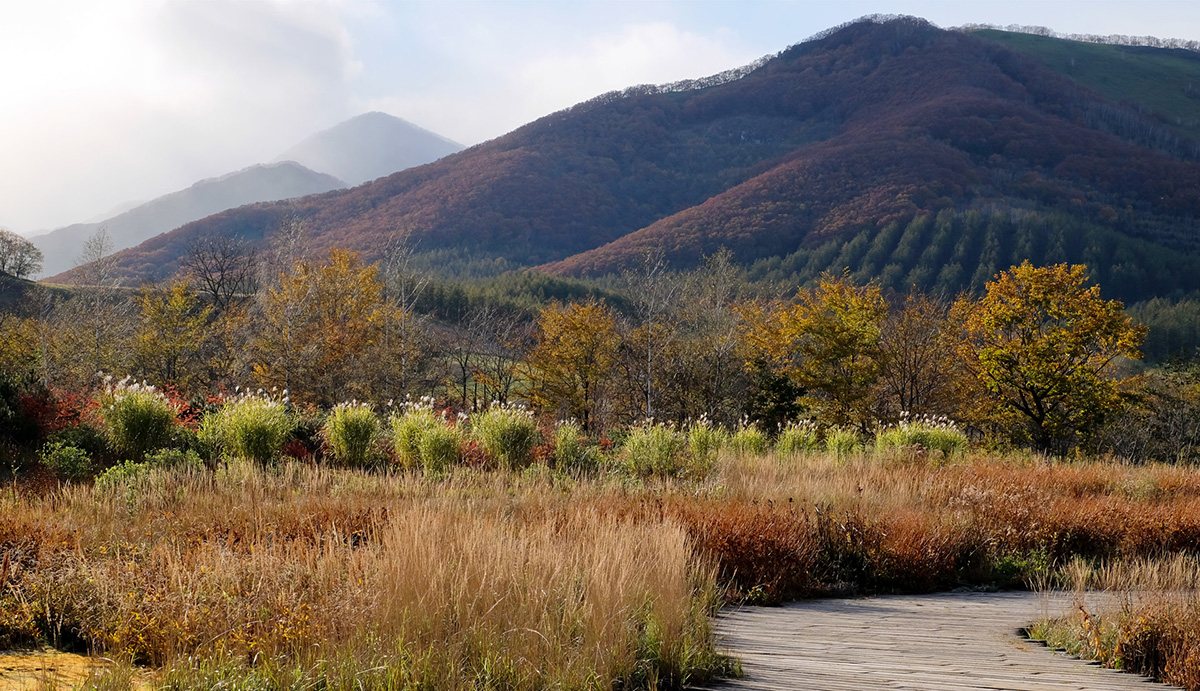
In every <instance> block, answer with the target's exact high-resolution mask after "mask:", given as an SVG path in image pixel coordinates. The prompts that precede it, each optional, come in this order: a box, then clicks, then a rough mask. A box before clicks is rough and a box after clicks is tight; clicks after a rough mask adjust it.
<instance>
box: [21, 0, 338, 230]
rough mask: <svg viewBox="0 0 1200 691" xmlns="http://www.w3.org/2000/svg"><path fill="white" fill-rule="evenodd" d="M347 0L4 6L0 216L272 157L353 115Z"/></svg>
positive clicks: (35, 214)
mask: <svg viewBox="0 0 1200 691" xmlns="http://www.w3.org/2000/svg"><path fill="white" fill-rule="evenodd" d="M354 9H355V6H354V5H351V4H348V3H346V2H340V1H338V0H327V1H308V2H302V3H297V2H281V1H271V0H260V1H257V2H247V1H238V0H205V1H203V2H199V1H197V2H190V1H187V0H154V1H151V2H146V1H142V2H137V1H135V0H116V1H111V0H106V2H103V3H97V2H94V1H93V0H76V1H67V0H48V1H45V2H43V1H39V2H38V3H6V4H3V5H2V6H0V65H4V67H2V68H0V75H2V76H3V80H4V83H5V89H4V90H3V91H2V92H0V224H9V225H12V226H15V227H17V228H18V229H21V230H25V231H29V230H33V229H38V228H49V227H54V226H58V225H62V224H66V223H70V222H75V221H79V220H82V219H83V218H86V217H89V216H92V215H94V214H96V213H99V212H102V211H105V210H107V209H109V208H111V207H113V206H115V205H116V204H119V203H121V202H123V201H125V200H128V199H130V198H150V197H153V196H157V195H159V194H163V193H165V192H169V191H172V190H175V189H179V188H180V187H184V186H187V185H189V184H191V183H192V182H195V181H196V180H198V179H200V178H202V177H207V176H211V175H217V174H221V173H225V172H228V171H230V170H234V169H237V168H241V167H244V166H246V165H251V164H253V163H258V162H261V161H264V160H270V159H271V158H273V157H274V156H276V155H277V154H278V153H280V152H281V151H283V150H285V149H286V148H287V147H289V146H291V145H292V144H294V143H295V142H296V141H298V140H299V139H301V138H303V137H305V136H307V135H309V134H311V133H312V132H314V131H316V130H318V129H321V128H324V127H328V126H330V125H332V124H334V123H336V122H338V121H340V120H342V119H344V118H346V117H349V116H351V115H354V114H355V111H353V110H352V108H354V103H353V98H352V95H351V92H352V83H353V81H354V78H355V75H356V74H357V73H358V72H359V70H360V69H361V65H360V64H359V63H358V62H357V61H356V59H355V57H354V44H353V41H352V39H351V36H350V33H349V32H348V30H347V29H346V28H345V22H344V16H343V15H344V14H346V13H347V12H351V11H354Z"/></svg>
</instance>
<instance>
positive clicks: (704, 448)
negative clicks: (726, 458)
mask: <svg viewBox="0 0 1200 691" xmlns="http://www.w3.org/2000/svg"><path fill="white" fill-rule="evenodd" d="M727 439H728V435H727V434H725V430H723V429H721V428H720V427H717V426H716V425H714V424H712V423H711V422H709V420H708V418H707V417H703V416H701V417H700V419H698V420H696V421H695V422H693V423H692V424H691V425H689V426H688V431H687V444H688V451H690V452H691V454H692V463H693V464H694V465H695V467H696V468H697V469H699V470H703V471H704V472H707V471H708V469H710V468H712V466H713V464H714V463H716V462H717V454H719V453H721V449H722V448H723V447H724V446H725V443H726V441H727Z"/></svg>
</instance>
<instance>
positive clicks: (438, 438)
mask: <svg viewBox="0 0 1200 691" xmlns="http://www.w3.org/2000/svg"><path fill="white" fill-rule="evenodd" d="M462 445H463V439H462V434H460V433H459V431H458V428H456V427H451V426H450V425H447V424H446V423H444V422H441V421H439V422H437V424H435V425H434V426H433V427H430V428H429V429H427V430H425V431H424V433H423V434H421V438H420V441H418V442H417V452H418V457H419V458H420V461H421V467H422V468H424V469H425V472H427V473H440V472H442V471H444V470H446V469H447V468H449V467H450V466H452V465H456V464H457V463H458V462H459V460H460V459H461V458H462Z"/></svg>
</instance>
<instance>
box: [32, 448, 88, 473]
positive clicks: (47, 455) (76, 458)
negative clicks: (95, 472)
mask: <svg viewBox="0 0 1200 691" xmlns="http://www.w3.org/2000/svg"><path fill="white" fill-rule="evenodd" d="M41 457H42V463H43V464H45V466H46V467H47V468H49V469H51V470H53V471H54V473H55V474H56V475H59V476H60V477H64V478H66V479H68V480H86V479H87V478H89V477H91V476H92V457H91V456H89V455H88V452H87V451H84V450H83V449H81V448H78V447H76V446H71V445H69V444H66V443H64V442H61V441H51V442H46V444H45V445H44V446H42V453H41Z"/></svg>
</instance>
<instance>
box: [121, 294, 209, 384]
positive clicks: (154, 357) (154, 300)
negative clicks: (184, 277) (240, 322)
mask: <svg viewBox="0 0 1200 691" xmlns="http://www.w3.org/2000/svg"><path fill="white" fill-rule="evenodd" d="M137 306H138V309H139V312H140V318H139V321H138V332H137V338H136V340H135V350H136V352H137V363H138V365H140V369H141V370H142V374H143V376H145V377H146V378H148V379H150V380H151V381H153V382H155V383H156V384H159V385H162V384H168V383H170V384H175V385H177V386H179V387H181V388H183V389H189V388H190V387H191V386H192V385H193V384H195V383H197V380H202V379H204V376H203V375H204V372H203V369H202V366H203V363H202V362H201V353H202V350H203V348H202V344H203V342H204V341H205V340H206V339H207V336H208V323H209V316H210V315H211V314H212V311H213V308H212V307H211V306H203V307H202V306H201V305H200V298H199V296H198V295H197V294H196V292H195V291H194V290H192V287H191V285H190V284H189V283H187V282H186V281H176V282H174V283H172V284H170V285H168V286H166V287H165V288H157V287H154V286H149V285H147V286H144V287H143V288H142V291H141V293H140V294H139V295H138V297H137Z"/></svg>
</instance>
